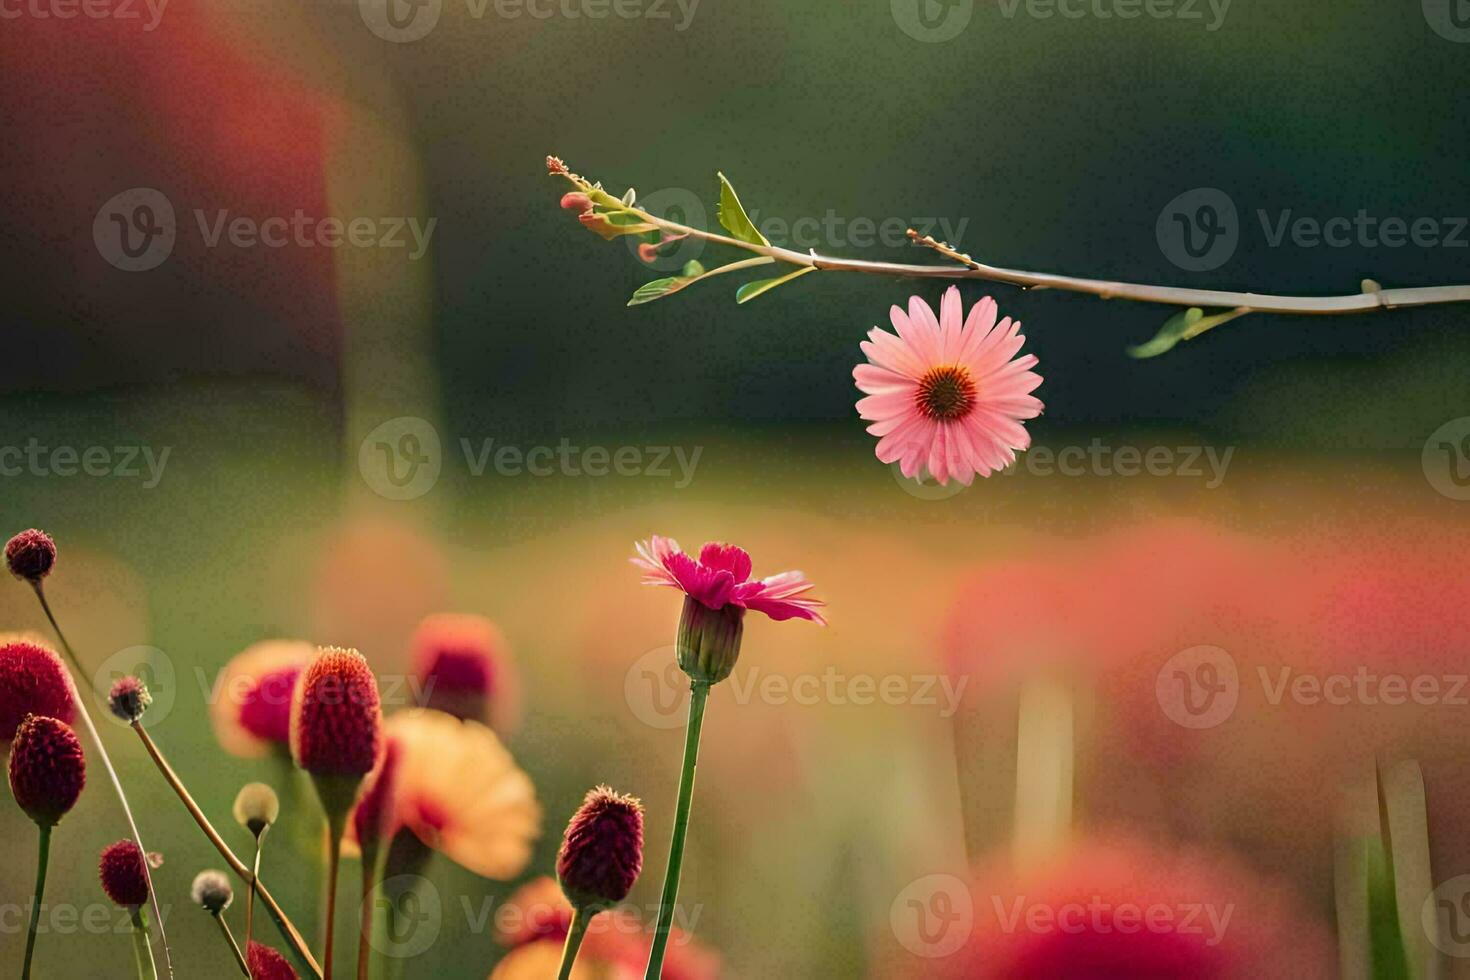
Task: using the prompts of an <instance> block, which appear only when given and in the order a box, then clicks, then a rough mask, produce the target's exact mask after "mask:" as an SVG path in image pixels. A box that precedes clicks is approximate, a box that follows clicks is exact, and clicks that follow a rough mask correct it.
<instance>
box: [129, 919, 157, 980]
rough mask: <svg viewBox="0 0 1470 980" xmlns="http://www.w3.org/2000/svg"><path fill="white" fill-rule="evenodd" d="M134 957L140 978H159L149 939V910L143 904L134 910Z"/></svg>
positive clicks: (144, 979)
mask: <svg viewBox="0 0 1470 980" xmlns="http://www.w3.org/2000/svg"><path fill="white" fill-rule="evenodd" d="M131 919H132V923H133V930H132V931H133V959H134V960H136V961H137V964H138V980H158V964H157V963H156V962H155V961H154V959H153V946H152V945H151V944H150V943H149V941H148V912H147V910H146V909H144V908H143V906H141V905H140V906H138V907H137V908H135V909H133V910H132V915H131Z"/></svg>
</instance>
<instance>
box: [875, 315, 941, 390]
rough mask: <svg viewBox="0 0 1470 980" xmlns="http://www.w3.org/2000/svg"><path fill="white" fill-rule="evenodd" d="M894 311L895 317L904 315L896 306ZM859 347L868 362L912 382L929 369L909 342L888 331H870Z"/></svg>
mask: <svg viewBox="0 0 1470 980" xmlns="http://www.w3.org/2000/svg"><path fill="white" fill-rule="evenodd" d="M893 309H894V313H895V315H897V316H901V315H902V313H901V312H899V310H898V307H896V306H895V307H894V308H893ZM858 346H859V347H861V348H862V351H863V353H864V354H865V355H867V358H868V360H870V361H872V362H873V363H874V364H876V365H878V366H879V367H884V368H887V369H888V370H890V371H892V372H894V373H895V374H899V375H902V376H903V377H905V378H908V379H910V380H912V381H917V380H918V379H919V378H922V377H923V376H924V372H925V371H926V370H927V369H928V368H927V366H926V365H925V363H924V359H923V358H922V357H921V356H919V353H918V351H916V350H914V348H913V347H911V346H910V345H909V344H908V342H906V341H905V340H903V339H902V338H900V337H895V336H894V335H893V334H891V333H889V332H888V331H886V330H879V329H878V328H877V327H874V328H873V329H872V330H870V331H868V339H867V340H865V341H863V342H862V343H861V344H859V345H858Z"/></svg>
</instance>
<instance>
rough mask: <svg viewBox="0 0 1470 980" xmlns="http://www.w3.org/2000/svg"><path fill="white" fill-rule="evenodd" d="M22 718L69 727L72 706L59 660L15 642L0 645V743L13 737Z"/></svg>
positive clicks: (38, 648) (33, 646)
mask: <svg viewBox="0 0 1470 980" xmlns="http://www.w3.org/2000/svg"><path fill="white" fill-rule="evenodd" d="M26 715H45V716H46V717H48V718H56V719H58V720H60V721H64V722H66V723H67V724H70V723H71V721H72V719H73V718H75V717H76V703H75V702H74V701H73V700H72V686H71V679H70V678H69V677H68V676H67V673H66V665H65V664H63V663H62V662H61V658H60V657H58V656H57V655H56V654H54V653H52V652H51V651H50V650H48V649H46V648H45V647H43V646H41V645H40V644H38V643H30V642H28V641H25V640H15V641H12V642H10V643H6V644H4V645H0V742H8V741H10V740H11V739H12V738H14V737H15V730H16V729H17V728H19V727H20V723H21V722H22V721H24V720H25V717H26Z"/></svg>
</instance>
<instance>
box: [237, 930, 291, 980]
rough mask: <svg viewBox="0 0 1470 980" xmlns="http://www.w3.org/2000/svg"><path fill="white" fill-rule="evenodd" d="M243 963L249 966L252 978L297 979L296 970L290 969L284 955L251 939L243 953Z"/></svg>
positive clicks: (267, 979) (260, 979)
mask: <svg viewBox="0 0 1470 980" xmlns="http://www.w3.org/2000/svg"><path fill="white" fill-rule="evenodd" d="M245 965H246V966H248V967H250V976H251V978H252V980H297V976H296V971H295V970H293V969H291V964H290V963H288V962H287V961H286V957H284V956H282V955H281V954H280V953H278V952H276V951H275V950H274V949H272V948H271V947H269V946H266V945H264V944H263V943H258V942H256V941H255V940H253V939H252V940H251V941H250V947H249V950H248V952H246V954H245Z"/></svg>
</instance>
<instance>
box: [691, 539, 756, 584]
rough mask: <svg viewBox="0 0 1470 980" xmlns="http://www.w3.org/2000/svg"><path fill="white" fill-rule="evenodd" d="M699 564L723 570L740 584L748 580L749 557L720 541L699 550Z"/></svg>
mask: <svg viewBox="0 0 1470 980" xmlns="http://www.w3.org/2000/svg"><path fill="white" fill-rule="evenodd" d="M699 563H700V564H701V565H703V566H705V567H706V568H711V569H716V570H718V569H724V570H725V571H727V572H729V573H730V575H731V577H732V578H734V580H735V584H737V585H738V584H740V583H741V582H744V581H745V580H746V579H748V578H750V555H748V554H746V552H745V549H743V548H737V547H735V545H733V544H725V543H724V542H722V541H711V542H709V543H708V544H706V545H705V546H704V547H703V548H701V549H699Z"/></svg>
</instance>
